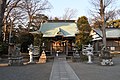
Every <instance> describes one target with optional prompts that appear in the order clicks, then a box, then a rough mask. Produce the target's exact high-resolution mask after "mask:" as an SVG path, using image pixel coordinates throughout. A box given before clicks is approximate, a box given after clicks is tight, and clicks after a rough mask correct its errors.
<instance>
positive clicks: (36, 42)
mask: <svg viewBox="0 0 120 80" xmlns="http://www.w3.org/2000/svg"><path fill="white" fill-rule="evenodd" d="M42 36H43V34H42V33H41V32H40V33H39V34H34V46H40V45H42Z"/></svg>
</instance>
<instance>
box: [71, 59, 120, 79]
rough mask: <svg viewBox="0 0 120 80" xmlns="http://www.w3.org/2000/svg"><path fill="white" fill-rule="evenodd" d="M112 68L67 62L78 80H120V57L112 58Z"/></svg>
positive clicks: (95, 64)
mask: <svg viewBox="0 0 120 80" xmlns="http://www.w3.org/2000/svg"><path fill="white" fill-rule="evenodd" d="M113 61H114V65H113V66H101V65H99V64H98V62H94V63H93V64H87V63H86V62H76V63H73V62H69V64H70V66H71V67H72V68H73V70H74V71H75V73H76V74H77V75H78V77H79V78H80V80H120V57H115V58H113Z"/></svg>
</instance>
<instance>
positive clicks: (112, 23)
mask: <svg viewBox="0 0 120 80" xmlns="http://www.w3.org/2000/svg"><path fill="white" fill-rule="evenodd" d="M107 25H108V26H113V27H114V28H120V19H118V20H111V21H109V22H107Z"/></svg>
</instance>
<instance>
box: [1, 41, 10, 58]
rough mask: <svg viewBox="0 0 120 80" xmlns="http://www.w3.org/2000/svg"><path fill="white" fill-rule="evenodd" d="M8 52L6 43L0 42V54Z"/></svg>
mask: <svg viewBox="0 0 120 80" xmlns="http://www.w3.org/2000/svg"><path fill="white" fill-rule="evenodd" d="M7 53H8V44H7V43H2V42H0V56H1V55H2V54H7Z"/></svg>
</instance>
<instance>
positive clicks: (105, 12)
mask: <svg viewBox="0 0 120 80" xmlns="http://www.w3.org/2000/svg"><path fill="white" fill-rule="evenodd" d="M90 2H91V4H92V6H93V9H91V10H90V11H91V12H92V15H93V16H94V17H95V19H99V21H101V22H102V24H101V28H102V34H103V45H104V47H105V50H106V29H105V28H106V21H107V20H109V19H110V16H113V15H114V12H115V9H114V8H113V3H114V2H115V0H90ZM112 9H113V10H112Z"/></svg>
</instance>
